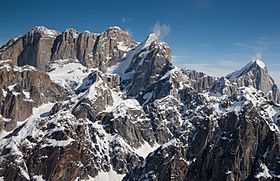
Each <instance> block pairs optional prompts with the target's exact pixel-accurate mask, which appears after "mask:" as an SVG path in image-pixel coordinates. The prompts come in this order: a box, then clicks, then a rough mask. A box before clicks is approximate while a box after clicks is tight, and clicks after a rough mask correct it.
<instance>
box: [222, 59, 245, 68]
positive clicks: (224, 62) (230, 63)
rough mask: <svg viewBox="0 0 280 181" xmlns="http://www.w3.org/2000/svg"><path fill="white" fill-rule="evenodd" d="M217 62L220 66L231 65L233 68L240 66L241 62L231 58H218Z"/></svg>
mask: <svg viewBox="0 0 280 181" xmlns="http://www.w3.org/2000/svg"><path fill="white" fill-rule="evenodd" d="M219 64H220V65H221V66H225V67H233V68H235V67H240V66H242V64H241V63H239V62H236V61H232V60H219Z"/></svg>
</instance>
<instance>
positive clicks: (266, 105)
mask: <svg viewBox="0 0 280 181" xmlns="http://www.w3.org/2000/svg"><path fill="white" fill-rule="evenodd" d="M32 31H34V32H39V33H40V34H45V35H46V36H49V37H52V36H53V37H55V39H57V40H55V42H54V43H53V49H52V50H53V51H54V52H55V53H53V52H52V53H53V54H52V55H51V56H50V57H49V58H50V59H49V60H48V61H47V62H48V65H47V68H46V69H45V70H44V71H41V70H39V69H38V68H35V67H32V66H15V65H13V64H14V62H13V60H11V61H1V64H0V75H1V77H2V79H0V90H2V91H0V92H1V93H2V94H0V113H1V114H0V115H1V116H0V128H1V129H2V128H4V130H6V127H5V125H6V124H7V122H9V121H11V120H15V118H18V116H17V117H16V116H15V115H20V114H23V113H22V112H19V111H18V110H23V108H25V107H26V106H25V102H30V101H28V100H31V99H32V100H33V101H34V102H36V104H31V103H30V105H29V104H28V105H29V106H30V114H26V115H28V116H27V117H25V118H24V119H23V120H20V121H15V123H16V125H15V127H13V129H12V130H9V131H2V132H1V133H0V155H1V157H0V165H1V166H0V178H1V179H2V180H58V181H60V180H61V181H63V180H73V181H74V180H96V181H101V180H102V181H103V180H113V181H117V180H122V179H123V180H221V178H223V179H222V180H254V179H259V180H261V179H268V178H270V179H274V180H277V179H278V178H279V177H280V169H279V168H280V165H279V164H280V162H279V158H280V127H279V126H280V118H279V117H280V116H279V115H280V105H278V104H277V101H278V97H277V96H278V88H277V86H276V85H274V82H273V80H272V78H271V77H270V76H269V73H268V70H267V68H266V66H265V64H264V63H263V62H262V61H260V60H256V61H252V62H250V63H249V64H247V65H246V66H245V67H244V68H242V69H241V70H239V71H236V72H234V73H232V74H230V75H228V76H226V77H221V78H216V77H211V76H207V75H206V74H204V73H201V72H197V71H195V70H189V69H186V68H184V69H180V68H178V67H176V66H174V65H173V64H172V60H171V49H170V48H169V47H168V45H167V44H166V43H163V42H160V41H159V40H158V39H157V38H156V37H155V35H153V34H151V35H149V36H148V37H147V39H146V40H144V41H143V42H141V43H139V44H136V43H134V41H133V40H132V39H131V37H130V35H128V34H127V33H125V32H122V30H121V29H120V28H118V27H111V28H108V29H107V30H106V31H105V32H104V33H101V34H92V33H89V32H84V33H78V32H76V31H75V30H73V29H67V30H66V31H65V32H63V33H58V35H56V34H57V32H55V31H52V30H46V29H45V28H44V27H37V29H34V30H32ZM62 35H63V36H62ZM63 38H65V39H63ZM46 39H48V38H46ZM50 39H52V38H50ZM85 39H87V40H88V41H87V42H88V44H87V46H86V48H85V47H82V46H83V45H84V42H86V40H85ZM16 41H17V40H16ZM16 41H11V43H9V47H10V48H4V49H5V51H2V52H6V55H7V54H9V53H10V52H13V50H14V49H13V48H12V47H13V46H14V47H17V46H16V44H15V42H16ZM40 41H41V40H40ZM44 41H45V40H44ZM79 41H80V42H79ZM56 42H57V43H56ZM73 42H74V43H73ZM81 42H83V43H81ZM76 46H80V47H79V48H77V49H75V50H74V49H71V47H76ZM62 50H67V53H66V52H64V53H65V54H66V55H67V56H66V57H64V55H65V54H63V53H62V52H63V51H62ZM68 50H69V51H68ZM60 56H61V57H62V59H60V58H59V59H54V57H60ZM33 74H34V76H31V77H30V75H33ZM38 77H44V79H42V81H39V82H38V80H39V79H38ZM36 78H37V79H36ZM7 80H9V81H7ZM40 80H41V78H40ZM275 86H276V87H275ZM54 88H55V89H54ZM62 95H63V96H62ZM17 100H20V101H17ZM39 100H40V101H39ZM9 110H13V111H14V112H16V113H19V114H6V113H7V112H9ZM4 113H5V114H4ZM3 125H4V126H3Z"/></svg>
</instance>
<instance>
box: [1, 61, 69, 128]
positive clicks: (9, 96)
mask: <svg viewBox="0 0 280 181" xmlns="http://www.w3.org/2000/svg"><path fill="white" fill-rule="evenodd" d="M0 77H1V78H0V90H1V91H2V92H1V94H0V113H1V115H2V119H3V120H1V122H2V121H3V122H4V123H3V124H4V130H5V131H11V130H13V129H14V128H15V127H16V125H17V122H19V121H23V120H25V119H26V118H27V117H29V116H30V115H31V114H32V109H33V107H38V106H40V105H41V104H43V103H47V102H53V101H58V100H63V99H65V98H66V97H67V95H68V93H67V92H66V91H64V89H63V88H62V87H61V86H59V85H57V84H55V83H54V82H52V80H51V79H50V77H49V75H48V74H46V73H45V72H42V71H40V70H39V69H37V68H34V67H31V66H27V65H26V66H23V67H18V66H13V65H12V63H11V62H10V61H9V62H8V63H4V64H0Z"/></svg>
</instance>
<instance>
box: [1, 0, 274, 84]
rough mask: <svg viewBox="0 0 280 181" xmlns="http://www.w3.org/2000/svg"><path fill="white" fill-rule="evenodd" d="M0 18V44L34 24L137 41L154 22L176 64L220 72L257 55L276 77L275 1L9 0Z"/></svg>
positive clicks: (233, 67)
mask: <svg viewBox="0 0 280 181" xmlns="http://www.w3.org/2000/svg"><path fill="white" fill-rule="evenodd" d="M0 22H1V26H0V44H2V43H4V42H6V41H7V40H8V39H9V38H10V37H13V36H15V35H21V34H24V33H25V32H27V31H28V30H29V29H30V28H31V27H33V26H36V25H44V26H47V27H49V28H51V29H56V30H59V31H63V30H64V29H66V28H68V27H73V28H75V29H77V30H78V31H84V30H90V31H92V32H102V31H103V30H105V29H106V28H107V27H109V26H113V25H117V26H120V27H121V28H123V29H125V30H127V31H129V32H130V33H131V34H132V35H133V37H134V38H135V39H136V40H137V41H142V40H144V39H145V37H146V36H147V35H148V34H149V33H151V32H152V31H153V28H154V27H155V25H157V27H158V28H159V29H160V30H161V31H164V32H165V36H164V37H162V39H163V40H164V41H165V42H167V43H168V44H169V45H170V46H171V48H172V50H173V59H174V63H175V64H177V65H179V66H189V67H192V68H197V69H200V70H204V71H206V72H208V73H210V74H225V73H227V72H230V71H232V70H235V69H238V68H240V67H242V66H243V65H244V64H246V63H247V62H248V61H250V60H251V59H252V58H253V57H255V56H262V57H263V61H264V62H265V63H266V64H267V65H268V68H269V70H270V71H271V72H272V74H273V76H274V78H276V79H277V78H278V77H280V73H279V72H280V62H279V60H280V51H279V50H280V1H279V0H177V1H171V0H168V1H167V0H154V1H151V0H141V1H140V0H130V1H128V0H119V1H117V0H107V1H92V0H79V1H78V0H76V1H73V0H68V1H66V0H48V1H47V0H44V1H41V0H36V1H35V0H28V1H22V0H13V1H12V0H11V1H3V2H1V11H0ZM279 81H280V79H279Z"/></svg>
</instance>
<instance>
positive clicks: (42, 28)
mask: <svg viewBox="0 0 280 181" xmlns="http://www.w3.org/2000/svg"><path fill="white" fill-rule="evenodd" d="M29 32H30V33H39V34H42V35H47V36H51V37H56V36H57V35H58V34H59V32H58V31H55V30H51V29H48V28H47V27H45V26H35V27H33V28H32V29H31V30H30V31H29Z"/></svg>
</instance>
